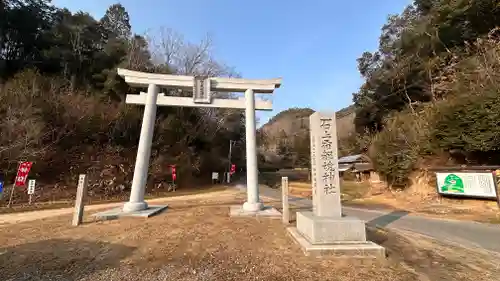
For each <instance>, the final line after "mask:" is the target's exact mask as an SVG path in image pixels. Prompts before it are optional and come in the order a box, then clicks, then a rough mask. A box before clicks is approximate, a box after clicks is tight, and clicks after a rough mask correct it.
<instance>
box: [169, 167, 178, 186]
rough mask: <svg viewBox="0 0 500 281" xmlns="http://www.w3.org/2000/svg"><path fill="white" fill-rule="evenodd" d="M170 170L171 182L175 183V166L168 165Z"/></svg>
mask: <svg viewBox="0 0 500 281" xmlns="http://www.w3.org/2000/svg"><path fill="white" fill-rule="evenodd" d="M170 169H171V170H172V181H174V182H175V180H176V179H177V173H176V170H175V165H170Z"/></svg>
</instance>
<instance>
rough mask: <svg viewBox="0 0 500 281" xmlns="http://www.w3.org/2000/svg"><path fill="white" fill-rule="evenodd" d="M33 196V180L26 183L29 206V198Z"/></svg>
mask: <svg viewBox="0 0 500 281" xmlns="http://www.w3.org/2000/svg"><path fill="white" fill-rule="evenodd" d="M33 194H35V180H29V181H28V195H29V196H30V201H29V204H30V205H31V197H32V196H33Z"/></svg>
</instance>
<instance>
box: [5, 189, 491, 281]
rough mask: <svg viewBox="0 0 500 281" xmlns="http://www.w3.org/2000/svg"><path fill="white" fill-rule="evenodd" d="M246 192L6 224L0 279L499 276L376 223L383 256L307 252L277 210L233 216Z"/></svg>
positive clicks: (459, 254)
mask: <svg viewBox="0 0 500 281" xmlns="http://www.w3.org/2000/svg"><path fill="white" fill-rule="evenodd" d="M242 201H243V200H242V198H241V197H237V198H234V197H226V198H224V197H221V196H219V197H217V198H216V199H215V198H213V199H206V198H205V199H196V200H188V201H180V200H177V201H172V202H171V203H170V205H169V206H170V207H169V210H168V211H167V212H165V213H162V214H160V215H158V216H155V217H152V218H149V219H147V220H144V219H137V218H128V219H120V220H114V221H104V222H93V221H87V222H86V223H85V224H83V225H82V226H80V227H77V228H74V227H71V226H70V221H71V217H70V216H69V215H65V216H60V217H55V218H46V219H43V220H37V221H31V222H23V223H19V224H15V225H9V226H8V227H3V228H0V245H2V246H1V248H0V273H1V277H0V280H9V281H10V280H89V281H90V280H92V281H99V280H106V281H112V280H117V281H118V280H120V281H125V280H134V281H141V280H301V281H302V280H356V281H357V280H370V281H372V280H373V281H376V280H405V281H407V280H418V281H422V280H471V281H472V280H474V281H477V280H492V281H494V280H499V279H498V276H500V270H499V268H498V265H497V264H498V262H496V261H498V258H499V257H498V256H492V254H488V253H484V252H478V251H474V250H470V249H466V248H461V247H451V246H448V245H445V244H441V243H439V242H437V241H435V240H431V239H429V238H426V237H423V236H419V235H415V234H413V233H404V232H398V233H395V232H385V231H382V230H370V231H369V237H370V239H371V240H373V241H375V242H377V243H379V244H382V245H383V246H385V247H386V249H387V252H388V258H387V259H386V260H361V259H342V258H336V259H335V258H321V259H319V258H312V257H306V256H304V255H303V253H302V252H301V250H300V248H299V247H298V246H297V245H296V244H295V243H294V242H293V241H292V240H291V239H290V238H289V237H288V236H287V234H286V230H285V228H284V226H283V225H282V224H281V222H280V220H272V219H256V218H229V217H228V213H229V208H228V206H229V205H231V204H241V202H242Z"/></svg>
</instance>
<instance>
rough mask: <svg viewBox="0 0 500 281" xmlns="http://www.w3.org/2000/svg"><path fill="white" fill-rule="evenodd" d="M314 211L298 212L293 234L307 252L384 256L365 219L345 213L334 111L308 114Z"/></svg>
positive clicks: (291, 231) (290, 230) (382, 249)
mask: <svg viewBox="0 0 500 281" xmlns="http://www.w3.org/2000/svg"><path fill="white" fill-rule="evenodd" d="M309 122H310V135H311V180H312V188H313V211H312V212H297V228H289V232H290V234H291V235H292V236H293V237H294V238H295V239H296V240H297V242H299V243H300V244H301V246H302V247H303V248H304V249H305V251H306V253H309V252H313V253H315V254H319V255H323V254H326V253H329V252H331V253H333V254H335V255H347V256H356V255H363V256H383V255H384V248H382V247H380V246H378V245H376V244H374V243H371V242H368V241H366V230H365V222H364V221H362V220H359V219H357V218H354V217H343V216H342V204H341V201H340V194H341V193H340V180H339V171H338V155H337V129H336V120H335V114H334V113H323V112H316V113H314V114H312V115H311V116H310V117H309Z"/></svg>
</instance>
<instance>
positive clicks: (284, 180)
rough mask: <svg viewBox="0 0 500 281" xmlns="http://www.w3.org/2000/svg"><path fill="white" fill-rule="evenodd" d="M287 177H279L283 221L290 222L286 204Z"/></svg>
mask: <svg viewBox="0 0 500 281" xmlns="http://www.w3.org/2000/svg"><path fill="white" fill-rule="evenodd" d="M288 192H289V189H288V177H281V195H282V198H281V201H282V202H283V212H282V215H283V223H284V224H289V223H290V206H289V205H288Z"/></svg>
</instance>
